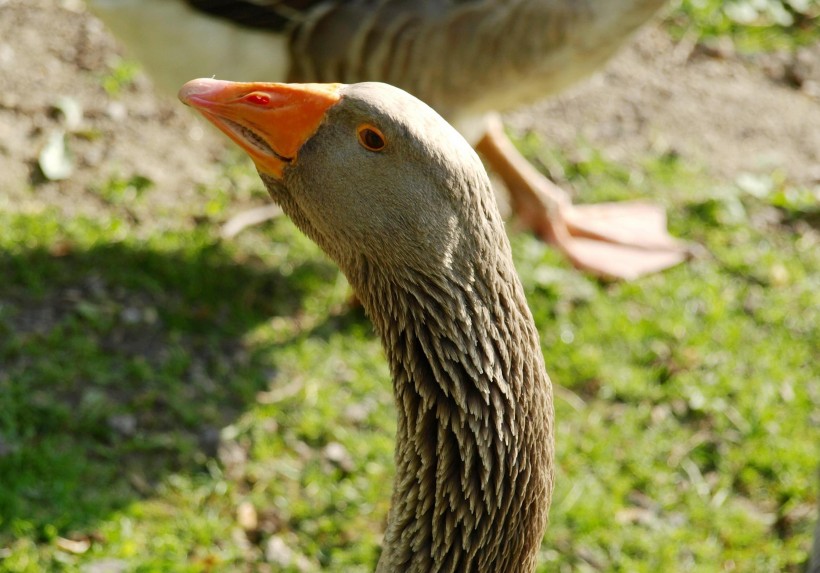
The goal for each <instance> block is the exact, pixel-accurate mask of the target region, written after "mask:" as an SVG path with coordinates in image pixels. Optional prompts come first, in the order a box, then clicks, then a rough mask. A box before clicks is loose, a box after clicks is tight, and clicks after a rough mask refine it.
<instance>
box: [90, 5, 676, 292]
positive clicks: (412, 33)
mask: <svg viewBox="0 0 820 573" xmlns="http://www.w3.org/2000/svg"><path fill="white" fill-rule="evenodd" d="M90 2H91V6H92V8H93V9H94V10H95V11H96V12H97V13H98V14H99V15H100V16H101V17H102V18H103V19H104V21H105V22H106V23H107V24H108V25H109V26H110V27H111V28H112V29H113V30H114V32H115V33H117V34H118V35H119V36H120V37H121V38H122V39H123V41H124V42H125V44H126V45H127V46H128V47H129V48H130V49H132V50H133V53H134V55H136V56H137V57H138V58H139V59H140V60H141V61H142V62H143V63H144V64H145V66H146V68H147V69H148V70H149V72H150V73H151V74H152V75H153V77H154V78H155V79H156V81H157V82H158V83H159V84H160V85H162V86H165V87H169V86H177V85H180V83H182V82H183V81H184V80H185V79H187V78H189V77H192V76H212V77H218V78H221V79H228V80H231V79H234V80H236V79H248V78H254V79H264V80H271V81H292V82H344V83H355V82H361V81H380V82H386V83H390V84H392V85H394V86H397V87H400V88H402V89H404V90H406V91H408V92H410V93H412V94H414V95H415V96H417V97H419V98H420V99H422V100H423V101H425V102H426V103H427V104H428V105H430V106H431V107H433V108H434V109H436V110H437V111H438V112H439V113H441V114H442V115H443V116H444V117H445V118H447V120H448V121H450V122H451V123H452V124H453V125H454V126H456V128H457V129H458V130H459V131H461V132H462V134H463V135H464V136H465V137H466V138H467V139H468V141H470V142H471V143H472V144H473V145H474V146H476V147H477V149H478V150H479V151H480V152H481V153H482V154H483V155H484V156H485V158H486V159H487V161H488V162H489V164H490V165H491V166H492V167H493V168H494V169H495V170H496V171H497V172H498V174H499V175H500V176H501V177H502V179H503V180H504V182H505V184H506V185H507V187H508V188H509V190H510V193H511V198H512V205H513V209H514V210H515V211H516V213H517V214H518V215H519V217H520V218H521V220H522V221H523V222H524V223H525V225H526V226H527V227H529V228H530V229H531V230H532V231H533V232H535V233H536V234H538V235H539V236H540V237H541V238H543V239H544V240H547V241H549V242H551V243H552V244H554V245H555V246H557V247H558V248H559V249H561V250H562V251H563V252H564V253H565V254H566V255H567V256H568V257H569V258H570V260H571V261H572V262H573V263H574V264H576V266H579V267H580V268H584V269H587V270H589V271H591V272H593V273H595V274H598V275H601V276H605V277H614V278H634V277H636V276H639V275H641V274H644V273H647V272H654V271H656V270H660V269H663V268H666V267H668V266H671V265H673V264H677V263H678V262H680V261H682V260H683V259H684V258H685V257H686V248H685V246H684V245H683V244H681V243H680V242H678V241H675V240H674V239H672V237H670V236H669V235H668V234H667V233H666V230H665V216H664V213H663V211H662V210H661V209H660V208H658V207H656V206H654V205H649V204H646V203H620V204H617V205H614V206H613V205H609V204H607V205H597V206H594V208H587V207H583V206H582V207H574V206H572V204H571V202H570V201H569V198H568V196H567V195H566V193H565V192H563V191H562V190H560V189H558V188H557V187H555V186H554V185H553V184H551V183H550V182H549V181H548V180H547V179H546V178H544V177H543V176H542V175H540V174H539V173H538V172H537V171H535V170H534V169H532V168H531V167H530V166H529V164H528V163H527V162H526V161H525V160H524V159H523V157H521V156H520V155H519V154H518V152H517V151H516V150H515V148H514V146H512V145H511V144H510V143H509V141H508V140H507V138H506V136H505V135H504V133H503V130H502V129H501V126H500V123H499V122H497V121H496V120H493V116H492V114H494V113H495V112H498V111H506V110H509V109H513V108H515V107H516V106H520V105H523V104H527V103H531V102H533V101H536V100H538V99H542V98H544V97H546V96H548V95H551V94H553V93H556V92H558V91H560V90H561V89H563V88H565V87H567V86H568V85H570V84H572V83H573V82H575V81H577V80H578V79H580V78H582V77H584V76H586V75H588V74H589V73H591V72H592V71H594V70H595V69H597V68H598V67H600V66H601V65H602V64H603V63H604V62H606V61H607V60H608V59H609V58H610V57H611V56H612V55H613V54H614V53H615V52H616V51H617V49H618V48H619V47H620V46H621V45H622V44H623V43H624V41H625V40H626V39H627V38H629V37H630V35H631V33H632V32H633V31H635V30H636V29H637V28H638V27H639V26H640V25H641V24H642V23H643V22H645V21H646V20H647V19H648V18H650V17H651V16H652V14H654V13H655V12H656V11H657V10H658V9H659V7H660V6H662V5H663V4H664V0H585V1H575V0H348V1H342V0H90ZM522 170H523V171H522ZM253 218H254V217H253V216H252V215H251V216H249V217H248V221H250V220H252V219H253ZM241 227H242V225H241V224H240V225H238V226H237V228H241Z"/></svg>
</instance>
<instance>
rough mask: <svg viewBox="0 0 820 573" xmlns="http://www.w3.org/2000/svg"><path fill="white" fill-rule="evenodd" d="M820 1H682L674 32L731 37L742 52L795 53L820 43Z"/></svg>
mask: <svg viewBox="0 0 820 573" xmlns="http://www.w3.org/2000/svg"><path fill="white" fill-rule="evenodd" d="M818 19H820V0H726V1H724V0H681V2H680V5H679V7H678V9H677V10H675V11H674V12H673V13H672V14H671V15H670V17H669V18H668V23H669V26H670V29H671V30H672V32H673V33H675V34H677V35H679V36H682V35H691V36H694V37H695V38H696V39H699V40H704V41H707V42H708V41H709V40H712V39H715V38H719V37H729V38H731V39H732V41H733V43H734V45H735V46H736V47H737V48H738V49H739V50H741V51H742V52H761V51H770V50H781V49H783V50H793V49H794V48H796V47H798V46H804V45H809V44H812V43H814V42H817V41H818V40H820V25H818Z"/></svg>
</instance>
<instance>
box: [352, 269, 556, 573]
mask: <svg viewBox="0 0 820 573" xmlns="http://www.w3.org/2000/svg"><path fill="white" fill-rule="evenodd" d="M364 275H366V276H364ZM457 275H458V276H457V278H454V277H453V276H449V277H448V276H439V277H436V278H434V277H424V276H414V277H413V278H412V279H410V278H406V279H404V280H402V279H398V280H397V278H396V274H395V273H393V272H391V273H384V274H382V273H380V272H379V270H378V268H377V267H370V268H365V269H364V270H363V275H362V277H361V280H362V281H367V283H368V284H367V288H365V289H361V288H360V289H358V291H359V292H360V293H361V295H362V302H363V304H364V305H365V308H366V309H367V310H368V312H369V314H370V315H371V317H372V318H373V320H374V324H375V326H376V329H377V331H378V332H379V334H380V336H381V337H382V340H383V343H384V347H385V349H386V352H387V356H388V359H389V361H390V365H391V369H392V374H393V387H394V392H395V398H396V405H397V409H398V430H397V437H396V439H397V443H396V455H395V457H396V478H395V484H394V491H393V501H392V507H391V510H390V516H389V520H388V525H387V532H386V534H385V543H384V549H383V553H382V557H381V560H380V561H379V567H378V571H379V572H391V573H392V572H416V573H419V572H428V571H454V572H455V571H458V572H461V571H494V572H511V573H512V572H516V573H522V572H527V571H532V570H533V568H534V567H535V556H536V553H537V550H538V548H539V546H540V543H541V539H542V536H543V534H544V529H545V527H546V520H547V512H548V508H549V503H550V496H551V491H552V455H553V445H552V399H551V387H550V382H549V378H548V377H547V375H546V372H545V369H544V364H543V359H542V356H541V351H540V347H539V342H538V335H537V332H536V330H535V326H534V324H533V321H532V317H531V315H530V312H529V309H528V308H527V305H526V301H525V300H524V296H523V292H522V289H521V285H520V283H519V281H518V278H517V276H516V274H515V271H514V269H513V268H512V263H511V261H510V260H509V254H508V253H506V254H504V253H502V256H500V257H499V258H498V259H497V260H496V261H483V262H482V264H481V265H475V266H474V267H473V268H472V269H468V270H467V271H464V270H462V271H461V272H459V273H457ZM351 278H352V279H353V280H352V282H353V283H354V286H356V284H355V283H356V282H358V279H357V278H356V277H355V276H354V277H351Z"/></svg>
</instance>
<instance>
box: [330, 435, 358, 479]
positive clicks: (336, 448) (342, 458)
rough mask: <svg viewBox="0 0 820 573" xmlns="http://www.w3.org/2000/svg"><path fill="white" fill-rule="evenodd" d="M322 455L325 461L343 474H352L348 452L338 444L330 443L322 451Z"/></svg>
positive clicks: (350, 457)
mask: <svg viewBox="0 0 820 573" xmlns="http://www.w3.org/2000/svg"><path fill="white" fill-rule="evenodd" d="M322 455H324V457H325V459H326V460H327V461H329V462H331V463H333V464H335V465H336V466H338V467H339V468H340V469H341V470H343V471H345V472H352V471H353V469H354V468H355V465H354V463H353V458H352V456H351V455H350V452H348V451H347V448H345V447H344V446H343V445H342V444H340V443H339V442H330V443H329V444H328V445H326V446H325V448H324V450H322Z"/></svg>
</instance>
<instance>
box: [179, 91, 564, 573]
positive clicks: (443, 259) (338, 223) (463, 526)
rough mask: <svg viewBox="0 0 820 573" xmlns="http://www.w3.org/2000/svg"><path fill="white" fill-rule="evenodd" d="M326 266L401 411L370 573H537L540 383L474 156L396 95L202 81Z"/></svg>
mask: <svg viewBox="0 0 820 573" xmlns="http://www.w3.org/2000/svg"><path fill="white" fill-rule="evenodd" d="M179 98H180V99H181V100H182V102H184V103H185V104H187V105H189V106H192V107H193V108H194V109H196V110H197V111H199V112H200V113H201V114H202V115H203V116H204V117H205V118H206V119H208V120H209V121H211V122H212V123H213V124H214V125H215V126H216V127H217V128H219V129H220V130H222V131H223V132H224V133H225V134H226V135H227V136H228V137H230V138H231V139H232V140H233V141H234V142H236V143H237V144H238V145H239V146H240V147H241V148H242V149H243V150H244V151H245V152H247V154H248V155H250V157H251V159H252V160H253V162H254V163H255V164H256V168H257V171H258V172H259V175H260V177H261V179H262V181H263V182H264V184H265V186H266V188H267V190H268V191H269V193H270V196H271V197H272V198H273V200H274V201H275V202H276V203H277V204H279V205H280V206H281V207H282V209H283V211H284V213H285V214H286V215H287V216H288V217H290V219H291V220H292V221H293V222H294V223H295V224H296V226H297V227H298V228H299V229H301V231H303V232H304V233H305V234H306V235H307V236H308V237H309V238H311V239H312V240H313V241H314V242H315V243H317V244H318V245H319V247H320V248H321V249H322V250H323V251H324V252H325V253H326V254H327V255H328V256H329V257H330V258H331V259H332V260H333V261H334V262H335V263H336V264H337V265H338V266H339V268H340V269H341V271H342V272H343V273H344V274H345V276H346V277H347V279H348V281H349V282H350V284H351V285H352V287H353V289H354V292H355V294H356V296H357V297H358V298H359V300H360V301H361V304H362V306H363V307H364V309H365V311H366V312H367V314H368V315H369V317H370V319H371V321H372V323H373V325H374V328H375V331H376V333H377V334H378V336H379V338H380V339H381V343H382V346H383V348H384V351H385V354H386V357H387V360H388V362H389V364H390V371H391V375H392V379H393V393H394V397H395V404H396V408H397V412H398V423H397V432H396V448H395V463H396V475H395V480H394V484H393V494H392V502H391V507H390V510H389V515H388V521H387V526H386V531H385V535H384V542H383V548H382V554H381V557H380V559H379V561H378V566H377V569H376V571H377V572H380V573H388V572H390V573H408V572H409V573H422V572H433V571H437V572H459V573H467V572H490V571H492V572H495V573H527V572H531V571H533V570H534V568H535V565H536V559H537V554H538V549H539V547H540V544H541V540H542V537H543V535H544V532H545V528H546V524H547V515H548V510H549V505H550V498H551V494H552V486H553V452H554V445H553V407H552V387H551V383H550V380H549V377H548V375H547V372H546V369H545V366H544V359H543V356H542V354H541V350H540V343H539V336H538V331H537V330H536V327H535V324H534V323H533V318H532V315H531V313H530V310H529V308H528V306H527V302H526V299H525V297H524V291H523V288H522V286H521V283H520V281H519V279H518V277H517V275H516V272H515V269H514V267H513V261H512V256H511V252H510V244H509V241H508V239H507V236H506V234H505V230H504V225H503V222H502V220H501V216H500V214H499V211H498V208H497V206H496V203H495V199H494V196H493V194H492V189H491V185H490V182H489V179H488V177H487V174H486V172H485V171H484V168H483V166H482V163H481V161H480V160H479V158H478V156H477V155H476V153H475V152H474V150H473V149H472V148H471V146H470V145H469V144H468V143H467V142H466V141H465V140H464V138H463V137H461V135H459V133H458V132H457V131H456V130H455V129H453V128H452V127H451V126H450V125H449V124H448V123H447V122H446V121H444V120H443V119H442V118H441V116H439V115H438V114H437V113H436V112H435V111H433V109H432V108H430V107H428V106H427V105H426V104H424V103H422V102H421V101H420V100H418V99H416V98H415V97H413V96H411V95H409V94H407V93H406V92H404V91H402V90H400V89H398V88H395V87H393V86H390V85H387V84H381V83H359V84H350V85H344V84H281V83H234V82H227V81H221V80H214V79H198V80H192V81H190V82H188V83H186V84H185V85H184V86H183V87H182V89H181V90H180V92H179Z"/></svg>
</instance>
